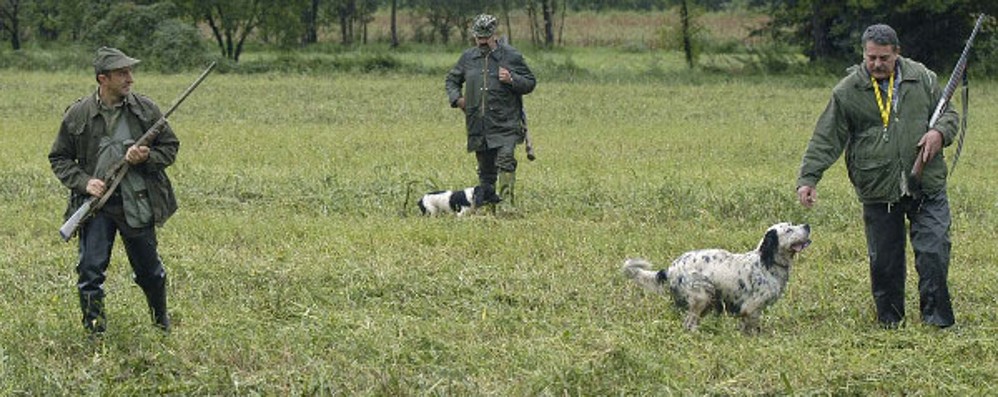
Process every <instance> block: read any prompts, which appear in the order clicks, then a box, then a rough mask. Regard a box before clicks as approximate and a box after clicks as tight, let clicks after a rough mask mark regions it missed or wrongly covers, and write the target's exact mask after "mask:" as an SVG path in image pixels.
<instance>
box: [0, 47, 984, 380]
mask: <svg viewBox="0 0 998 397" xmlns="http://www.w3.org/2000/svg"><path fill="white" fill-rule="evenodd" d="M528 55H533V54H528ZM595 58H597V57H594V58H593V59H595ZM669 62H678V56H676V57H675V58H670V59H669ZM547 73H549V72H547V71H544V72H541V73H539V75H538V78H539V79H540V83H539V85H538V89H537V91H536V92H535V93H534V94H532V95H530V96H528V97H527V99H526V101H527V107H528V112H530V116H531V123H532V126H533V128H532V131H534V134H535V141H536V145H537V151H538V157H539V159H538V160H537V161H536V162H532V163H530V162H527V161H526V160H525V159H521V169H520V172H519V175H518V178H519V182H520V184H519V186H518V187H519V189H520V190H519V193H520V194H519V196H518V199H519V200H520V205H519V208H518V209H517V211H516V212H513V213H509V212H500V213H499V215H497V216H476V217H470V218H463V219H457V218H436V219H427V218H422V217H419V216H416V212H417V210H416V209H415V208H414V206H413V205H412V203H411V202H412V201H414V199H415V195H418V194H421V193H422V192H425V191H428V190H431V189H436V188H457V187H464V186H468V185H471V184H473V183H474V181H475V177H474V159H473V156H472V155H470V154H467V153H465V152H464V132H463V130H462V123H461V116H460V114H459V113H457V112H456V111H454V110H452V109H450V108H448V107H447V105H446V101H445V98H444V93H443V82H442V81H443V77H442V75H441V76H433V75H424V74H413V75H409V74H356V73H354V74H344V75H339V74H336V75H327V74H322V75H318V76H312V75H308V74H287V73H271V74H259V75H248V76H247V75H232V74H217V75H213V76H211V77H209V79H208V80H207V81H206V82H205V83H204V84H203V85H202V86H201V88H200V89H199V90H198V91H197V92H195V94H194V95H193V96H192V97H191V98H190V99H188V102H186V103H185V104H184V106H183V107H182V108H181V109H180V110H179V111H178V112H177V113H176V114H175V116H174V117H173V121H172V124H173V125H174V128H175V130H176V131H177V133H178V135H179V136H180V138H181V140H182V147H181V152H180V156H179V158H178V162H177V164H175V165H174V166H173V167H172V169H171V170H170V171H171V176H172V178H173V180H174V185H175V187H176V190H177V194H178V196H179V199H180V201H181V210H180V212H178V213H177V215H176V216H175V217H174V218H173V219H171V220H170V222H169V223H168V224H167V226H166V227H165V228H163V229H160V241H161V244H160V245H161V254H162V255H163V257H164V261H165V263H166V266H167V269H168V271H169V275H170V305H171V306H170V307H171V313H172V314H173V316H174V322H175V327H174V332H173V333H172V334H171V335H170V336H169V337H165V338H164V337H161V335H160V334H159V333H158V332H157V331H156V330H155V329H154V328H153V327H151V326H150V325H149V324H148V321H147V314H146V309H145V307H144V306H145V305H144V300H143V297H142V294H141V292H140V291H139V290H138V288H137V287H135V286H134V285H133V284H132V282H131V280H130V275H129V270H128V264H127V261H126V259H125V255H124V252H123V250H122V249H121V248H120V244H119V246H118V247H116V252H115V255H114V259H113V261H112V264H111V269H110V274H109V279H108V282H107V285H106V287H107V289H108V293H109V297H108V310H109V318H110V329H109V331H108V333H107V336H106V338H104V340H103V341H102V342H100V343H91V342H88V340H87V339H86V337H85V335H84V334H83V331H82V328H81V326H80V325H79V319H78V316H79V315H78V307H77V303H76V296H75V290H74V280H75V276H74V272H73V266H74V261H75V256H76V247H75V242H74V243H71V244H66V243H62V242H61V241H60V240H59V238H58V237H57V234H56V230H57V228H58V226H59V225H60V224H61V216H60V215H61V214H62V211H63V208H64V205H65V197H66V192H65V189H64V188H63V187H62V186H60V185H59V183H58V182H57V181H56V179H55V178H54V177H53V176H52V175H51V172H50V171H49V168H48V164H47V160H46V158H45V155H46V153H47V151H48V148H49V146H50V145H51V142H52V139H53V138H54V135H55V131H56V128H57V126H58V122H59V119H60V115H61V112H62V110H63V109H64V108H65V106H66V105H67V104H69V103H70V102H71V101H72V100H73V99H75V98H76V97H78V96H81V95H86V94H88V93H89V92H90V90H92V89H93V86H92V81H93V80H92V76H90V75H89V74H88V73H85V72H79V73H73V72H59V73H41V72H12V71H5V72H3V73H0V92H3V95H2V96H0V136H2V142H3V145H2V147H0V150H2V155H0V169H3V172H2V173H0V194H2V197H3V200H2V201H0V224H2V225H4V226H3V227H2V228H0V247H2V248H0V252H2V253H3V256H2V258H0V259H2V263H0V280H3V281H4V287H3V288H0V318H2V319H3V322H2V324H3V325H2V326H0V394H4V395H67V394H78V395H132V394H134V395H146V394H186V395H205V394H209V395H232V394H237V395H247V394H250V395H252V394H267V395H274V394H278V395H313V394H343V395H353V394H362V395H563V394H571V395H611V394H614V395H616V394H639V395H640V394H647V395H661V394H756V393H764V394H902V393H912V394H930V395H933V394H957V395H975V394H991V393H994V392H995V390H996V388H998V385H996V384H995V382H994V378H993V376H992V374H993V373H994V372H995V371H996V370H998V368H996V367H995V364H994V363H995V362H996V359H998V343H995V341H994V338H993V334H994V332H995V331H996V324H998V318H996V315H995V313H994V310H993V308H994V306H995V304H996V303H998V302H996V298H995V297H996V296H998V294H996V291H995V287H994V286H995V285H996V276H995V272H994V270H993V269H992V267H993V266H992V265H993V261H994V258H995V257H996V254H998V252H996V249H995V246H994V244H993V240H994V239H995V236H996V226H995V225H996V224H998V222H996V219H995V215H996V206H998V202H996V199H995V197H998V195H996V188H995V187H994V186H993V184H990V183H988V181H989V180H990V179H991V175H993V174H994V169H995V167H996V163H995V160H994V159H995V158H998V157H996V154H998V153H996V151H998V145H996V144H994V143H992V142H994V139H990V138H992V137H993V134H994V132H993V130H992V129H990V127H989V126H991V125H994V124H995V122H996V120H995V116H994V112H990V111H989V110H988V109H993V108H995V105H996V102H998V96H996V95H995V94H994V93H995V92H996V91H995V88H996V87H995V84H994V83H990V82H986V83H985V82H981V83H978V84H977V85H976V87H975V88H974V97H975V101H974V103H972V111H973V115H972V118H971V119H970V122H971V124H970V127H971V132H970V136H969V138H968V139H969V141H968V145H967V148H966V149H965V152H964V154H963V157H962V158H961V160H960V165H959V167H958V168H957V172H956V174H955V177H954V178H953V180H952V183H951V189H950V198H951V201H952V206H953V213H954V226H953V231H952V234H953V239H954V242H955V246H954V254H953V265H952V268H951V271H950V280H951V288H952V293H953V295H954V304H955V308H956V312H957V321H958V325H957V326H956V327H955V328H953V329H951V330H948V331H939V330H936V329H934V328H931V327H923V326H920V325H919V324H918V316H917V297H916V294H915V291H916V288H915V285H916V284H915V283H916V278H915V275H914V270H913V269H912V270H911V272H910V273H912V274H911V275H909V278H908V279H909V280H908V281H909V288H908V304H909V306H908V312H909V314H910V316H909V320H911V324H908V325H907V326H906V327H904V328H902V329H900V330H896V331H883V330H880V329H878V328H877V327H876V326H875V324H874V319H873V312H872V310H873V309H872V306H871V304H870V300H871V299H870V293H869V284H868V276H867V272H868V270H867V265H866V259H865V256H866V255H865V245H864V239H863V236H862V225H861V221H860V207H859V205H858V204H857V203H856V202H855V199H854V194H853V192H852V190H851V187H849V185H848V181H847V180H846V177H845V173H844V170H843V169H842V166H841V164H839V165H837V166H836V167H834V168H833V169H832V170H830V171H829V173H828V174H827V178H826V180H825V181H823V182H822V185H821V186H820V192H821V195H820V202H819V205H818V207H817V208H816V209H814V210H804V209H802V208H800V206H799V205H797V204H796V202H795V196H794V193H793V189H794V182H795V175H796V170H797V166H798V164H799V161H800V155H801V153H802V151H803V149H804V146H805V145H806V142H807V139H808V137H809V135H810V131H811V128H812V126H813V123H814V120H815V118H816V117H817V115H818V113H819V112H820V111H821V110H822V108H823V107H824V103H825V101H826V99H827V93H828V91H829V89H830V87H831V86H832V85H833V84H834V79H828V80H827V81H819V82H816V81H814V78H809V79H808V80H799V79H796V78H789V77H788V78H766V77H760V78H752V79H745V80H740V79H734V78H726V77H721V76H710V75H699V76H693V77H691V78H690V79H689V81H688V82H684V81H682V79H680V78H678V77H673V78H668V77H666V78H662V79H660V80H655V79H652V78H642V79H637V80H633V81H631V80H627V79H623V80H621V81H614V79H593V80H592V81H582V80H568V81H566V80H559V79H557V78H555V77H554V76H550V75H549V74H547ZM675 75H676V76H679V75H680V74H679V73H676V74H675ZM136 77H137V83H136V90H137V91H139V92H143V93H146V94H149V95H150V96H152V97H153V98H155V99H156V100H158V101H159V102H160V104H161V105H162V106H164V107H165V106H168V104H169V102H170V101H171V100H172V99H173V98H174V96H175V95H177V94H178V93H179V92H180V91H182V90H183V88H185V87H186V86H187V84H189V82H190V80H192V79H193V77H194V76H193V75H159V74H150V73H141V72H140V73H139V74H138V75H137V76H136ZM521 157H523V156H522V154H521ZM409 187H411V189H410V188H409ZM407 194H408V199H409V200H408V201H409V202H410V203H409V205H405V203H404V202H405V198H406V197H407ZM781 220H790V221H794V222H809V223H810V224H812V226H813V229H814V236H813V237H814V240H815V242H814V244H813V245H812V246H811V247H810V248H809V249H808V250H807V251H805V252H804V253H803V254H802V255H801V256H800V257H799V259H798V262H797V263H796V266H795V268H794V273H793V274H792V278H791V282H790V285H789V290H788V292H787V294H786V296H785V297H784V299H783V300H781V301H779V302H778V303H777V304H776V305H774V306H772V307H771V308H770V309H769V310H768V311H767V312H766V315H765V316H764V320H763V333H762V334H761V335H760V336H758V337H744V336H742V335H741V334H739V333H738V332H737V320H735V319H733V318H730V317H716V316H714V317H710V318H708V319H707V320H706V321H705V323H704V325H703V327H702V330H701V331H700V332H699V333H696V334H689V333H685V332H682V331H680V326H679V325H680V321H681V320H680V315H679V314H678V313H677V312H676V311H674V310H673V309H672V308H671V306H670V305H669V303H668V301H667V300H665V299H662V298H661V297H657V296H651V295H648V294H645V293H643V292H641V291H639V290H638V289H637V288H636V287H635V286H633V285H631V284H630V283H628V282H626V281H625V280H624V279H623V278H622V276H621V275H620V273H619V265H620V264H621V262H622V260H623V259H624V258H626V257H628V256H643V257H646V258H649V259H651V260H652V261H654V262H656V263H658V264H660V265H662V266H665V265H666V264H667V263H668V262H669V261H670V259H671V258H673V257H674V256H676V255H677V254H679V253H681V252H683V251H686V250H689V249H693V248H702V247H724V248H728V249H731V250H736V251H741V250H748V249H750V248H751V247H752V246H754V245H755V244H756V243H757V242H758V240H759V238H760V237H761V232H762V231H763V230H764V229H765V228H766V227H767V226H768V225H769V224H771V223H774V222H777V221H781Z"/></svg>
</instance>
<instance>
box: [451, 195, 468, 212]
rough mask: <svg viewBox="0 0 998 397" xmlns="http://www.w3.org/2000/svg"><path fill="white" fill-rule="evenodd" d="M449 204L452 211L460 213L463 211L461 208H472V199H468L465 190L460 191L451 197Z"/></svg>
mask: <svg viewBox="0 0 998 397" xmlns="http://www.w3.org/2000/svg"><path fill="white" fill-rule="evenodd" d="M448 204H449V205H450V209H451V211H454V212H458V211H460V210H461V207H470V206H471V198H470V197H468V195H467V194H465V193H464V191H463V190H458V191H455V192H454V193H453V194H451V195H450V201H449V202H448Z"/></svg>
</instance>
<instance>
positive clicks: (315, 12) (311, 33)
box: [302, 0, 320, 44]
mask: <svg viewBox="0 0 998 397" xmlns="http://www.w3.org/2000/svg"><path fill="white" fill-rule="evenodd" d="M319 3H320V0H312V1H311V4H310V5H309V8H308V9H307V10H305V12H304V15H302V22H304V23H305V36H304V37H302V44H315V43H318V42H319V28H318V24H319V22H318V19H319Z"/></svg>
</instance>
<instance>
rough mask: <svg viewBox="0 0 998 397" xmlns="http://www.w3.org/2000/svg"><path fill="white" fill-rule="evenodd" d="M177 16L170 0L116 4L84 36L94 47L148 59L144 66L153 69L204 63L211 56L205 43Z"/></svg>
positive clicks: (163, 69) (167, 69)
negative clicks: (144, 3)
mask: <svg viewBox="0 0 998 397" xmlns="http://www.w3.org/2000/svg"><path fill="white" fill-rule="evenodd" d="M177 16H178V13H177V8H176V6H174V5H173V3H169V2H165V3H157V4H153V5H148V6H141V5H135V4H132V3H123V4H117V5H115V6H113V7H112V8H111V10H110V11H109V12H108V13H107V15H106V16H105V17H104V19H102V20H100V21H99V22H97V23H96V24H94V26H93V28H92V29H91V30H90V31H88V32H87V33H86V34H85V36H84V37H85V41H87V42H88V43H90V44H92V45H93V46H94V47H95V48H96V47H99V46H105V45H106V46H111V47H115V48H118V49H120V50H122V51H124V52H125V53H126V54H129V55H131V56H134V57H137V58H139V59H143V60H148V61H149V62H148V63H144V66H145V65H149V66H148V67H150V68H151V69H154V70H160V71H179V70H186V69H190V68H195V67H201V66H204V65H205V64H206V63H208V62H209V58H210V57H209V56H208V48H207V45H206V44H205V43H204V41H203V39H202V38H201V35H200V34H199V33H198V31H197V29H196V28H195V27H193V26H191V25H188V24H185V23H183V22H181V21H180V19H178V18H177ZM150 32H152V35H151V36H150Z"/></svg>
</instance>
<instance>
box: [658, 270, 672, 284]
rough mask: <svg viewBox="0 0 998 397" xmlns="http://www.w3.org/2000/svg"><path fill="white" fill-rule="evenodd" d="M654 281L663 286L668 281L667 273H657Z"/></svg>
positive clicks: (660, 271)
mask: <svg viewBox="0 0 998 397" xmlns="http://www.w3.org/2000/svg"><path fill="white" fill-rule="evenodd" d="M655 281H657V282H658V283H659V284H665V283H666V282H668V281H669V273H668V272H666V271H665V270H659V271H658V273H657V274H655Z"/></svg>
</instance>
